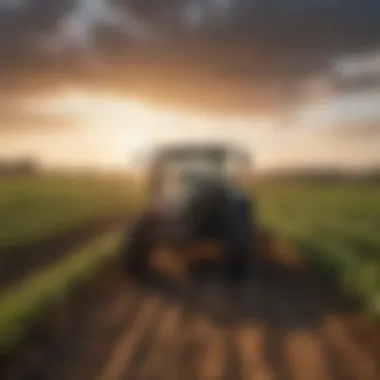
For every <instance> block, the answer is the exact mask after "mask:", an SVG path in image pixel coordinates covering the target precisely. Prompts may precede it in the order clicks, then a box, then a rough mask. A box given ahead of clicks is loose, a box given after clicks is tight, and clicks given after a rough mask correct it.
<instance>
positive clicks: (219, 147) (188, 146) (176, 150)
mask: <svg viewBox="0 0 380 380" xmlns="http://www.w3.org/2000/svg"><path fill="white" fill-rule="evenodd" d="M232 151H235V152H237V153H240V154H244V155H246V156H248V152H246V151H244V150H243V149H241V148H240V147H237V146H235V145H233V144H228V143H218V142H216V143H215V142H207V143H205V142H185V143H170V144H164V145H162V146H160V147H159V148H158V150H157V153H158V154H159V155H160V156H161V157H162V156H164V157H173V158H184V157H188V156H193V155H198V154H199V155H201V156H202V155H207V156H208V157H213V158H221V159H222V158H223V157H224V156H225V155H226V154H227V153H228V152H232Z"/></svg>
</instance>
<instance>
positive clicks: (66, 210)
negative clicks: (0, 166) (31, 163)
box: [0, 176, 136, 253]
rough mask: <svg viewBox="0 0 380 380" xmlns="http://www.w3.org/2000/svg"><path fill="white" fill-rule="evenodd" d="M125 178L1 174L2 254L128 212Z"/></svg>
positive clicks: (129, 190)
mask: <svg viewBox="0 0 380 380" xmlns="http://www.w3.org/2000/svg"><path fill="white" fill-rule="evenodd" d="M135 194H136V192H135V191H133V188H132V185H131V181H130V180H128V178H127V177H126V178H119V179H117V180H115V179H109V178H101V177H97V178H96V177H92V178H91V177H88V178H80V177H71V178H70V177H68V178H59V177H54V176H45V177H42V178H39V177H30V178H22V177H12V178H0V220H2V221H4V223H2V224H1V229H0V253H1V252H6V251H7V250H10V249H11V248H14V247H23V246H27V245H28V244H31V243H33V242H35V241H39V240H43V239H46V238H48V237H50V236H51V235H53V234H55V233H57V232H58V231H64V230H68V229H70V228H73V227H75V226H79V225H81V224H84V223H86V222H88V221H91V220H94V219H99V218H104V217H106V216H110V215H113V214H115V213H120V212H123V211H124V212H125V211H127V212H128V211H130V209H131V207H132V206H133V204H134V199H133V196H135Z"/></svg>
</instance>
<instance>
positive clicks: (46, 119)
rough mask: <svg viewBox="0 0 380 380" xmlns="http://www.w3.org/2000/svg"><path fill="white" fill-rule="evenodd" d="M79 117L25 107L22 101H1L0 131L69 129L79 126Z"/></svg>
mask: <svg viewBox="0 0 380 380" xmlns="http://www.w3.org/2000/svg"><path fill="white" fill-rule="evenodd" d="M80 125H81V124H80V118H78V117H77V116H75V115H73V114H70V113H64V112H48V111H44V110H43V109H38V108H36V109H33V108H32V107H26V106H25V104H24V103H23V102H22V101H17V100H13V101H12V100H11V101H4V99H3V101H2V102H1V104H0V133H14V132H18V131H20V132H22V131H24V132H25V131H34V132H37V131H44V130H46V129H57V130H60V129H63V128H64V129H70V128H77V127H78V126H80Z"/></svg>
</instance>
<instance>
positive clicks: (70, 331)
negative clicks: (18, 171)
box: [2, 263, 380, 380]
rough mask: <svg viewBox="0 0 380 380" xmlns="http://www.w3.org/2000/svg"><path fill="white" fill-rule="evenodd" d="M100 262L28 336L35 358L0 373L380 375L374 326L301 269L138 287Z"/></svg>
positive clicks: (166, 379) (159, 379)
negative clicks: (71, 297)
mask: <svg viewBox="0 0 380 380" xmlns="http://www.w3.org/2000/svg"><path fill="white" fill-rule="evenodd" d="M258 269H260V270H258ZM108 272H109V273H108V274H107V275H105V278H104V279H103V281H102V282H101V283H99V284H98V285H97V287H95V288H92V290H91V291H87V293H86V294H84V295H82V298H81V297H79V296H78V299H77V301H76V303H75V304H72V305H71V306H70V308H69V310H68V311H67V312H66V314H65V315H66V318H65V321H64V323H63V326H62V325H60V327H59V328H58V327H57V326H55V328H50V330H46V329H45V332H44V334H43V335H42V336H40V337H39V340H38V344H36V341H35V342H34V346H33V345H32V346H31V347H34V354H35V356H36V353H38V355H37V357H38V360H36V359H35V360H34V361H33V360H29V361H28V365H26V364H25V363H26V362H27V361H26V360H25V356H24V359H23V360H21V361H20V360H16V362H15V363H17V365H16V366H15V367H16V368H17V369H18V371H16V372H11V371H8V372H7V373H6V376H3V377H2V379H4V380H15V379H17V380H24V379H25V380H26V379H31V378H32V375H35V376H36V375H38V376H39V377H37V378H38V379H46V380H50V379H54V380H55V379H62V380H69V379H70V380H73V379H74V380H76V379H78V380H79V379H81V380H92V379H96V380H106V379H107V380H126V379H134V380H153V379H154V380H175V379H183V380H187V379H189V380H190V379H192V380H212V379H215V380H216V379H218V380H228V379H231V380H277V379H284V380H346V379H353V380H377V379H379V378H380V368H379V367H378V363H377V355H378V352H376V349H375V346H374V345H373V341H369V340H366V339H367V337H369V336H378V335H376V334H378V333H379V331H380V327H379V326H378V325H375V324H373V325H372V326H371V327H370V328H371V329H372V330H371V331H372V334H371V331H369V330H368V328H369V327H367V329H365V328H364V327H363V326H361V329H360V331H359V332H362V333H361V334H359V332H358V331H356V330H354V329H353V328H352V327H351V325H352V320H353V319H354V318H353V316H352V315H349V314H344V313H343V312H342V313H341V314H339V315H337V314H334V313H333V310H332V308H331V307H330V306H331V305H330V303H329V302H322V301H323V300H322V299H323V298H328V297H329V293H328V289H326V288H324V287H323V286H322V285H321V282H318V281H314V280H311V279H310V278H309V277H308V276H303V275H302V274H301V273H295V272H289V271H288V270H286V269H284V268H281V267H278V266H277V264H276V265H275V266H273V267H271V266H270V265H269V266H268V263H266V264H265V267H262V268H256V269H255V270H253V271H252V273H251V276H250V278H249V279H248V281H246V282H244V283H243V284H240V285H234V286H232V285H231V284H227V283H225V282H223V281H222V280H221V278H220V277H218V276H217V275H215V274H212V273H208V274H206V275H203V276H202V277H199V278H196V279H194V280H193V281H190V282H188V283H184V284H182V285H181V286H174V285H173V284H172V285H168V283H166V282H165V283H164V282H163V283H160V282H156V283H154V284H150V285H149V286H148V285H146V286H144V287H143V286H138V285H137V284H134V283H131V282H129V280H127V279H126V278H125V276H124V275H123V273H122V272H121V269H120V268H119V265H117V264H116V265H115V268H113V269H112V270H110V271H108ZM316 294H320V295H323V296H324V297H319V298H318V297H316V296H315V295H316ZM308 296H309V298H308ZM83 297H84V298H83ZM310 297H311V298H310ZM36 347H38V349H36ZM29 359H30V353H29ZM20 363H21V364H20ZM23 363H24V364H23ZM35 378H36V377H35Z"/></svg>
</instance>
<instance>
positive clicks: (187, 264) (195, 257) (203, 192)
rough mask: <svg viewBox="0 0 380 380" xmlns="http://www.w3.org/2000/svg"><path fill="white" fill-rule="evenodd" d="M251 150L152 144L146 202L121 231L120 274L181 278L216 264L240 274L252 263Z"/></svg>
mask: <svg viewBox="0 0 380 380" xmlns="http://www.w3.org/2000/svg"><path fill="white" fill-rule="evenodd" d="M250 171H251V156H250V154H249V153H248V152H246V151H245V150H243V149H241V148H239V147H236V146H233V145H230V144H225V143H176V144H169V145H163V146H161V147H159V148H157V149H156V150H155V151H154V152H153V155H152V161H151V163H150V164H149V169H148V172H147V181H146V184H147V189H146V190H147V192H146V194H147V202H146V205H145V207H144V209H143V210H142V211H141V212H140V213H139V214H138V215H137V217H136V220H135V221H134V222H133V224H132V226H131V227H130V229H129V230H128V233H127V238H126V241H125V246H124V249H123V252H122V256H123V263H124V266H125V270H126V271H127V273H128V275H130V276H132V277H134V278H135V279H138V280H142V281H149V279H150V278H152V276H157V275H161V276H162V275H163V276H177V277H179V278H183V277H184V276H187V275H189V274H191V273H193V272H194V271H196V270H197V269H198V270H199V269H200V268H202V267H203V268H205V267H210V265H211V266H213V267H214V268H220V271H221V273H223V275H226V276H227V278H228V279H231V280H239V279H242V278H244V276H245V273H246V270H247V269H248V268H249V266H250V264H251V263H252V252H253V253H254V248H255V247H254V246H253V244H252V242H253V239H252V236H254V230H255V228H256V215H255V214H256V205H255V200H254V199H253V197H252V194H251V192H252V190H251V188H250V186H249V178H250Z"/></svg>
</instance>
